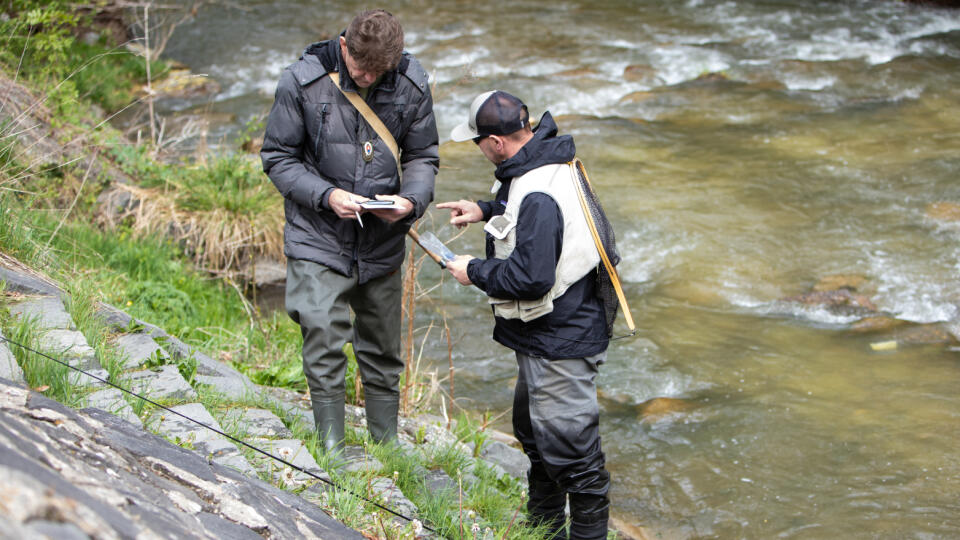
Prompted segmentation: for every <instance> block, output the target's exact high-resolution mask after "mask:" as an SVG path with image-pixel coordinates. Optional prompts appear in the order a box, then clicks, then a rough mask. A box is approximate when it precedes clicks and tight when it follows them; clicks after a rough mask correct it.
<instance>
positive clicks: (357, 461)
mask: <svg viewBox="0 0 960 540" xmlns="http://www.w3.org/2000/svg"><path fill="white" fill-rule="evenodd" d="M336 461H337V462H338V463H342V465H341V466H340V470H343V471H346V472H352V473H363V472H370V473H377V472H379V471H380V469H382V468H383V464H382V463H380V461H379V460H378V459H377V458H375V457H373V455H372V454H369V453H367V451H366V450H365V449H364V448H363V447H362V446H346V447H344V449H343V452H342V453H341V454H340V456H338V459H336Z"/></svg>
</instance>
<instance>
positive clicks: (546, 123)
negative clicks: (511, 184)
mask: <svg viewBox="0 0 960 540" xmlns="http://www.w3.org/2000/svg"><path fill="white" fill-rule="evenodd" d="M576 155H577V147H576V145H575V144H574V143H573V137H571V136H570V135H561V136H559V137H558V136H557V123H556V122H554V120H553V116H551V115H550V113H549V112H545V113H543V116H542V117H541V118H540V123H538V124H537V127H535V128H534V129H533V138H532V139H530V140H529V141H527V144H525V145H523V148H521V149H520V150H519V151H518V152H517V153H516V154H514V155H513V157H511V158H510V159H507V160H504V161H503V162H502V163H500V165H497V170H496V171H495V172H494V173H493V174H494V176H496V177H497V180H500V181H501V182H502V181H506V180H509V179H511V178H516V177H518V176H521V175H523V174H526V173H528V172H530V171H532V170H533V169H536V168H537V167H542V166H544V165H553V164H555V163H567V162H568V161H572V160H573V158H574V157H575V156H576Z"/></svg>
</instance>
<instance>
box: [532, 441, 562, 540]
mask: <svg viewBox="0 0 960 540" xmlns="http://www.w3.org/2000/svg"><path fill="white" fill-rule="evenodd" d="M527 486H528V488H529V493H530V498H529V499H528V500H527V513H528V514H529V521H530V525H532V526H534V527H537V526H540V525H544V526H546V529H547V531H548V532H547V533H546V536H544V538H552V539H554V540H566V538H567V516H566V514H565V513H564V508H565V507H566V505H567V495H566V493H564V491H563V488H561V487H560V484H558V483H556V482H554V481H553V480H551V479H550V476H549V475H548V474H547V471H546V469H544V468H543V464H542V463H540V461H539V460H537V459H531V460H530V471H529V472H527Z"/></svg>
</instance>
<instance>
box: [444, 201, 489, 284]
mask: <svg viewBox="0 0 960 540" xmlns="http://www.w3.org/2000/svg"><path fill="white" fill-rule="evenodd" d="M437 208H449V209H450V224H451V225H456V226H457V228H458V229H460V228H463V227H466V226H467V224H468V223H477V222H478V221H482V220H483V210H481V209H480V205H478V204H477V203H475V202H473V201H467V200H464V199H460V200H459V201H450V202H443V203H440V204H438V205H437ZM461 283H462V282H461ZM465 285H469V283H465Z"/></svg>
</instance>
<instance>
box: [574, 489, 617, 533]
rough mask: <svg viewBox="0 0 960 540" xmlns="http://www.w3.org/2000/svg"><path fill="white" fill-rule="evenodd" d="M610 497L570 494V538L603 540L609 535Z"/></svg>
mask: <svg viewBox="0 0 960 540" xmlns="http://www.w3.org/2000/svg"><path fill="white" fill-rule="evenodd" d="M609 519H610V499H608V498H607V496H606V495H590V494H586V493H571V494H570V540H603V539H605V538H606V537H607V522H608V521H609Z"/></svg>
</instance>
